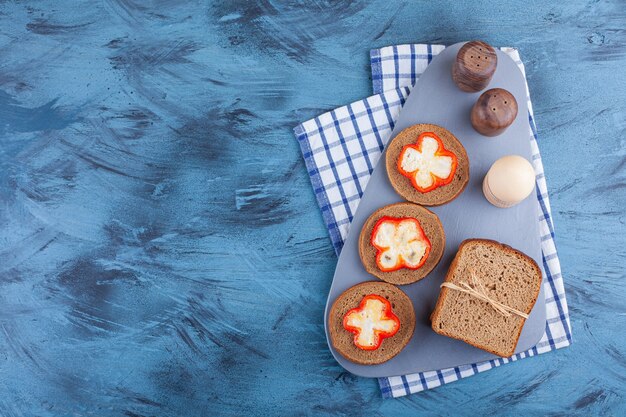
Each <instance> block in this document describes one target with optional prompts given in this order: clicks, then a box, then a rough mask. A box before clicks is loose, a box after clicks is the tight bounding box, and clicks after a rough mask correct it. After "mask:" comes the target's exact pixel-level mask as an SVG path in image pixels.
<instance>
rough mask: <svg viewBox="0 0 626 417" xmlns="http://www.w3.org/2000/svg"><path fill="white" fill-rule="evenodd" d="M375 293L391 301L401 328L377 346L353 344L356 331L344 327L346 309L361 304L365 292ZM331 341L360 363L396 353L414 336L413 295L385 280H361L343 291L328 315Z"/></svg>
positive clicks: (383, 358) (380, 359)
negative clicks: (364, 347)
mask: <svg viewBox="0 0 626 417" xmlns="http://www.w3.org/2000/svg"><path fill="white" fill-rule="evenodd" d="M370 294H376V295H379V296H381V297H384V298H386V299H387V300H389V302H390V303H391V310H392V312H393V314H395V315H396V316H397V317H398V319H399V320H400V329H399V330H398V332H397V333H396V334H395V335H393V336H391V337H388V338H386V339H383V341H382V344H381V345H380V347H379V348H378V349H376V350H363V349H359V348H358V347H356V345H355V344H354V333H351V332H349V331H347V330H346V329H345V328H344V327H343V318H344V316H345V315H346V313H347V312H348V311H349V310H351V309H353V308H356V307H358V306H359V304H360V303H361V300H362V299H363V297H365V296H366V295H370ZM328 328H329V330H330V341H331V343H332V344H333V347H334V348H335V349H336V350H337V352H339V353H340V354H341V355H342V356H343V357H345V358H346V359H348V360H350V361H352V362H354V363H358V364H361V365H376V364H379V363H383V362H387V361H388V360H389V359H391V358H393V357H394V356H396V355H397V354H398V353H400V351H401V350H402V349H404V347H405V346H406V345H407V343H409V340H411V336H413V330H415V311H414V310H413V303H412V302H411V299H410V298H409V297H408V296H407V295H406V294H405V293H404V292H403V291H402V290H400V289H399V288H398V287H396V286H394V285H391V284H387V283H384V282H376V281H369V282H362V283H361V284H357V285H355V286H354V287H351V288H349V289H347V290H346V291H344V292H343V293H341V295H339V297H337V299H336V300H335V302H334V303H333V305H332V307H331V308H330V313H329V315H328Z"/></svg>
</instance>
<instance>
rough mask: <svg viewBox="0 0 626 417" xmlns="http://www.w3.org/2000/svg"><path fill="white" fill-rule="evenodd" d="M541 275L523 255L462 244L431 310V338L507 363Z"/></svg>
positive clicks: (490, 244) (475, 242) (485, 243)
mask: <svg viewBox="0 0 626 417" xmlns="http://www.w3.org/2000/svg"><path fill="white" fill-rule="evenodd" d="M541 280H542V277H541V270H540V269H539V266H537V263H536V262H535V261H534V260H533V259H532V258H530V257H528V256H527V255H525V254H523V253H522V252H520V251H518V250H515V249H513V248H511V247H510V246H507V245H503V244H501V243H498V242H495V241H493V240H485V239H468V240H465V241H463V243H461V246H460V247H459V251H458V252H457V254H456V256H455V257H454V260H453V261H452V264H451V265H450V269H449V270H448V273H447V274H446V279H445V282H444V283H443V284H442V285H441V287H442V288H441V293H440V294H439V299H438V300H437V305H436V306H435V310H434V311H433V313H432V315H431V322H432V328H433V330H434V331H435V332H437V333H439V334H441V335H444V336H448V337H452V338H455V339H460V340H463V341H464V342H467V343H469V344H470V345H473V346H476V347H477V348H479V349H483V350H486V351H488V352H491V353H493V354H495V355H499V356H502V357H509V356H511V355H513V353H515V347H516V346H517V341H518V340H519V337H520V334H521V332H522V327H523V326H524V323H525V322H526V319H527V318H528V315H529V314H530V311H531V310H532V308H533V306H534V305H535V302H536V301H537V297H538V296H539V290H540V289H541Z"/></svg>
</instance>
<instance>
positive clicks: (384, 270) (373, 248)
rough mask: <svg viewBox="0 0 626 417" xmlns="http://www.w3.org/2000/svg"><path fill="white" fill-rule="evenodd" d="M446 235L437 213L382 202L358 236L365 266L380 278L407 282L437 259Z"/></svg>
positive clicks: (399, 282)
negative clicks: (383, 205) (382, 205)
mask: <svg viewBox="0 0 626 417" xmlns="http://www.w3.org/2000/svg"><path fill="white" fill-rule="evenodd" d="M445 243H446V237H445V234H444V231H443V226H442V225H441V222H440V221H439V217H437V215H436V214H435V213H433V212H432V211H430V210H428V209H426V208H424V207H422V206H418V205H417V204H412V203H398V204H391V205H389V206H385V207H383V208H381V209H378V210H376V211H375V212H374V214H372V215H371V216H370V217H369V218H368V219H367V221H366V222H365V225H364V226H363V229H362V230H361V235H360V236H359V255H360V256H361V261H362V262H363V266H364V267H365V270H366V271H367V272H369V273H370V274H372V275H374V276H375V277H377V278H380V279H382V280H383V281H386V282H389V283H391V284H396V285H404V284H410V283H412V282H416V281H419V280H420V279H422V278H424V277H425V276H426V275H428V273H429V272H430V271H432V270H433V268H434V267H435V266H436V265H437V263H439V260H440V259H441V256H442V255H443V250H444V248H445Z"/></svg>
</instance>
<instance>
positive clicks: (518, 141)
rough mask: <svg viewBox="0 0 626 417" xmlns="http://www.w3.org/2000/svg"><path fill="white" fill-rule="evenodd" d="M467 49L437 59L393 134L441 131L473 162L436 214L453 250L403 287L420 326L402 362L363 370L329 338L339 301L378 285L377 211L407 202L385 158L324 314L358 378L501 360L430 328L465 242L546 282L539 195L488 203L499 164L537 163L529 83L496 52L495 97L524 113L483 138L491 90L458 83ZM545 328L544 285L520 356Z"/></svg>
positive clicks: (398, 358)
mask: <svg viewBox="0 0 626 417" xmlns="http://www.w3.org/2000/svg"><path fill="white" fill-rule="evenodd" d="M463 44H464V43H458V44H455V45H452V46H450V47H448V48H446V49H445V50H444V51H443V52H442V53H440V54H439V55H438V56H436V57H435V58H434V59H433V61H432V62H431V63H430V65H429V66H428V68H427V69H426V71H425V72H424V74H422V76H421V77H420V78H419V81H418V82H417V84H416V86H415V87H414V88H413V90H412V92H411V94H410V95H409V97H408V99H407V101H406V103H405V105H404V108H403V109H402V112H401V114H400V116H399V118H398V120H397V122H396V125H395V127H394V130H393V133H392V138H393V137H395V136H396V135H397V134H398V133H399V132H401V131H402V130H403V129H405V128H407V127H409V126H411V125H414V124H417V123H433V124H437V125H440V126H442V127H444V128H446V129H448V130H449V131H451V132H452V133H453V134H454V135H455V136H456V137H457V138H458V139H459V140H460V141H461V143H463V146H464V147H465V149H466V150H467V154H468V156H469V160H470V181H469V184H468V185H467V187H466V189H465V191H464V192H463V193H462V194H461V195H460V196H459V197H458V198H457V199H455V200H454V201H452V202H450V203H448V204H445V205H443V206H440V207H432V208H430V209H431V210H432V211H433V212H435V213H436V214H437V215H438V216H439V218H440V220H441V222H442V224H443V227H444V230H445V233H446V248H445V251H444V254H443V257H442V259H441V261H440V262H439V264H438V265H437V267H436V268H435V269H434V270H433V271H432V272H431V273H430V274H429V275H428V276H427V277H426V278H424V279H423V280H421V281H419V282H416V283H414V284H410V285H405V286H401V287H400V288H401V289H402V290H403V291H404V292H406V294H407V295H408V296H409V297H410V298H411V300H412V301H413V305H414V307H415V312H416V319H417V323H416V326H415V332H414V334H413V337H412V339H411V341H410V342H409V344H408V345H407V346H406V347H405V349H404V350H403V351H402V352H400V353H399V354H398V355H397V356H396V357H395V358H393V359H391V360H389V361H387V362H385V363H383V364H380V365H372V366H366V365H357V364H354V363H352V362H350V361H348V360H347V359H345V358H344V357H343V356H341V355H340V354H339V353H337V352H336V351H335V349H334V348H333V347H332V344H331V343H330V339H329V336H328V334H329V332H328V312H329V310H330V307H331V305H332V303H333V302H334V301H335V299H336V298H337V297H338V296H339V295H340V294H341V293H342V292H343V291H345V290H346V289H348V288H350V287H351V286H353V285H355V284H358V283H360V282H364V281H376V280H377V278H376V277H374V276H371V275H369V274H368V273H367V272H366V271H365V269H364V268H363V265H362V263H361V260H360V258H359V250H358V238H359V233H360V231H361V228H362V226H363V224H364V223H365V221H366V220H367V218H368V217H369V216H370V215H371V214H372V213H373V212H374V211H375V210H376V209H378V208H380V207H383V206H385V205H388V204H392V203H397V202H401V201H404V200H403V199H402V197H400V196H399V195H398V194H396V192H395V191H394V189H393V188H392V186H391V184H390V183H389V180H388V178H387V172H386V167H385V154H384V153H383V155H382V156H381V158H380V161H379V163H378V165H377V166H376V168H375V169H374V172H373V173H372V176H371V178H370V180H369V183H368V185H367V188H366V190H365V192H364V194H363V197H362V198H361V201H360V203H359V207H358V210H357V212H356V214H355V216H354V218H353V220H352V223H351V225H350V232H349V234H348V237H347V239H346V241H345V244H344V246H343V249H342V251H341V255H340V256H339V260H338V262H337V268H336V269H335V275H334V278H333V283H332V285H331V288H330V293H329V296H328V301H327V304H326V311H325V313H324V325H325V328H326V339H327V341H328V345H329V347H330V350H331V352H332V354H333V356H334V357H335V359H336V360H337V361H338V362H339V364H340V365H341V366H343V367H344V368H345V369H346V370H347V371H349V372H351V373H353V374H356V375H360V376H365V377H384V376H395V375H403V374H408V373H414V372H425V371H432V370H435V369H444V368H450V367H454V366H459V365H465V364H470V363H475V362H481V361H486V360H490V359H495V358H498V356H495V355H492V354H490V353H487V352H484V351H482V350H480V349H477V348H474V347H472V346H470V345H468V344H466V343H464V342H461V341H458V340H455V339H451V338H447V337H444V336H440V335H438V334H436V333H435V332H433V331H432V329H431V328H430V320H429V316H430V313H431V312H432V310H433V308H434V306H435V303H436V301H437V297H438V295H439V285H440V284H441V283H442V282H443V280H444V277H445V273H446V271H447V270H448V267H449V265H450V262H451V261H452V259H453V258H454V255H455V253H456V251H457V249H458V247H459V244H460V243H461V242H462V241H463V240H465V239H468V238H486V239H493V240H497V241H499V242H502V243H506V244H508V245H510V246H512V247H513V248H515V249H518V250H521V251H522V252H524V253H526V254H527V255H528V256H530V257H532V258H533V259H534V260H535V261H536V262H537V264H538V265H539V266H540V267H541V270H542V274H543V277H544V280H545V272H544V271H543V265H542V257H541V241H540V233H539V230H540V229H539V217H538V216H539V214H538V204H537V197H536V194H535V192H533V193H532V194H531V196H530V197H529V198H527V199H526V200H524V201H523V202H522V203H520V204H518V205H517V206H515V207H512V208H508V209H500V208H496V207H494V206H492V205H491V204H489V203H488V202H487V200H486V199H485V198H484V196H483V194H482V188H481V186H482V180H483V178H484V176H485V174H486V173H487V171H488V169H489V167H490V166H491V164H492V163H493V162H494V161H496V160H497V159H498V158H500V157H502V156H504V155H511V154H517V155H521V156H523V157H525V158H526V159H528V160H530V159H531V155H532V154H531V149H530V141H529V139H528V136H529V130H528V129H529V127H528V108H527V103H526V88H525V80H524V76H523V75H522V73H521V72H520V70H519V69H518V67H517V65H516V64H515V62H514V61H513V60H512V59H511V58H510V57H509V56H508V55H506V54H505V53H503V52H501V51H496V53H497V55H498V67H497V69H496V72H495V74H494V76H493V78H492V80H491V82H490V84H489V86H488V87H487V89H490V88H496V87H501V88H505V89H507V90H509V91H510V92H511V93H512V94H513V95H514V96H515V98H516V99H517V103H518V107H519V111H518V115H517V118H516V119H515V121H514V122H513V124H512V125H511V126H510V127H509V128H508V129H507V130H506V131H505V132H504V133H503V134H502V135H500V136H497V137H495V138H487V137H485V136H482V135H480V134H479V133H477V132H476V131H475V130H474V129H473V128H472V126H471V123H470V110H471V108H472V106H473V104H474V103H475V102H476V100H477V99H478V97H479V96H480V94H481V93H482V92H483V91H484V90H483V91H481V92H478V93H465V92H462V91H461V90H459V89H458V88H457V87H456V85H455V84H454V82H453V81H452V75H451V72H452V64H453V62H454V60H455V58H456V54H457V52H458V50H459V49H460V48H461V46H462V45H463ZM545 326H546V309H545V297H544V291H543V285H542V286H541V293H540V294H539V297H538V300H537V302H536V304H535V306H534V308H533V310H532V312H531V314H530V317H529V318H528V320H527V321H526V324H525V325H524V328H523V330H522V334H521V337H520V339H519V342H518V344H517V349H516V351H515V352H516V353H518V352H522V351H525V350H527V349H529V348H531V347H532V346H534V345H535V344H536V343H537V342H538V341H539V339H540V338H541V336H542V335H543V334H544V330H545Z"/></svg>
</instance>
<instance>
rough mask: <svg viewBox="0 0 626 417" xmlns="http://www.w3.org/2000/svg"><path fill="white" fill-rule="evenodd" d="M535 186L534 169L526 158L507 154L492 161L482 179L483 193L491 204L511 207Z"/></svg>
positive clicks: (527, 194) (526, 195)
mask: <svg viewBox="0 0 626 417" xmlns="http://www.w3.org/2000/svg"><path fill="white" fill-rule="evenodd" d="M534 188H535V171H534V170H533V167H532V165H531V164H530V162H528V161H527V160H526V159H524V158H522V157H521V156H519V155H508V156H504V157H502V158H500V159H498V160H497V161H496V162H494V163H493V165H492V166H491V168H489V171H488V172H487V175H485V179H484V180H483V193H484V194H485V198H486V199H487V201H489V202H490V203H491V204H493V205H494V206H496V207H500V208H507V207H513V206H514V205H516V204H518V203H519V202H521V201H522V200H524V199H525V198H526V197H528V196H529V195H530V193H531V192H532V191H533V189H534Z"/></svg>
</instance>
